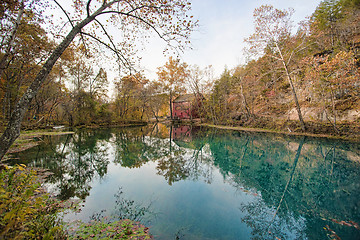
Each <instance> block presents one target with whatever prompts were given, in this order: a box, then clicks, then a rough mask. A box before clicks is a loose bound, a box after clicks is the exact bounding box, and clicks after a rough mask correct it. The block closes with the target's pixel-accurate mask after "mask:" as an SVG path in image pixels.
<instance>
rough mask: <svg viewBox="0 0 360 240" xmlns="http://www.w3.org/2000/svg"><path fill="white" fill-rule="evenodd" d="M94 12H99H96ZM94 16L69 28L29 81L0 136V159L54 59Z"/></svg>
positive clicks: (11, 142) (18, 131) (19, 126)
mask: <svg viewBox="0 0 360 240" xmlns="http://www.w3.org/2000/svg"><path fill="white" fill-rule="evenodd" d="M96 14H99V13H98V12H96ZM95 17H96V15H95V14H94V15H91V16H90V17H87V18H86V19H84V20H83V21H82V22H80V23H79V24H78V25H76V26H75V27H74V28H72V29H71V31H70V32H69V34H68V35H67V36H66V37H65V39H64V40H63V41H62V42H61V43H60V44H59V45H58V46H57V47H56V48H55V50H54V51H53V52H52V54H51V55H50V57H49V58H48V60H47V61H46V62H45V64H44V65H43V67H42V69H41V70H40V72H39V73H38V74H37V76H36V78H35V80H34V81H33V82H32V83H31V85H30V86H29V87H28V89H27V90H26V92H25V93H24V95H23V96H22V97H21V99H20V100H19V101H18V103H17V104H16V106H15V108H14V110H13V112H12V113H11V116H10V119H9V123H8V125H7V128H6V129H5V132H4V133H3V135H2V136H1V137H0V160H1V159H2V158H3V157H4V155H5V154H6V152H7V151H8V149H9V148H10V146H11V145H12V144H13V143H14V141H15V139H16V138H18V137H19V135H20V128H21V122H22V120H23V118H24V115H25V113H26V111H27V110H28V108H29V106H30V103H31V101H32V99H33V98H34V97H35V96H36V94H37V92H38V91H39V89H40V87H41V85H42V84H43V82H44V81H45V80H46V78H47V76H48V75H49V73H50V71H51V69H52V68H53V66H54V65H55V63H56V61H57V60H58V59H59V57H60V56H61V54H62V53H63V52H64V51H65V49H66V48H67V47H68V46H69V45H70V43H71V42H72V41H73V39H74V38H75V36H76V35H77V34H78V33H80V31H81V29H82V28H83V27H84V26H86V25H87V24H88V23H90V22H91V21H93V20H94V19H95Z"/></svg>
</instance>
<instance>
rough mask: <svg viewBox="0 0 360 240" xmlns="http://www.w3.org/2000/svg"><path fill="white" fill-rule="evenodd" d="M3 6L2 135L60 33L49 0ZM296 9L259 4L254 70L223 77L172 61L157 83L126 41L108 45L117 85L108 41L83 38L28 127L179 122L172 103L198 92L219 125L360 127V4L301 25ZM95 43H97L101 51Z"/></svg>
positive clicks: (248, 67) (249, 66)
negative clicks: (139, 67) (133, 58)
mask: <svg viewBox="0 0 360 240" xmlns="http://www.w3.org/2000/svg"><path fill="white" fill-rule="evenodd" d="M55 2H56V1H55ZM81 2H82V1H79V3H78V4H79V6H77V7H78V8H79V9H75V11H78V12H79V16H80V13H83V12H84V10H82V9H81V7H83V8H85V7H88V8H87V9H89V6H85V5H84V3H82V5H81ZM89 2H91V1H89ZM180 2H181V1H180ZM32 3H34V4H32ZM59 6H60V5H59ZM0 7H1V8H0V18H1V26H0V36H1V46H0V49H1V51H0V57H1V59H0V60H1V62H0V71H1V72H0V76H1V79H0V102H1V109H0V128H1V129H2V130H1V131H3V130H4V129H5V128H6V126H7V124H8V123H9V122H14V120H11V116H12V113H13V112H14V110H15V109H16V106H17V104H18V102H19V100H20V99H21V97H22V96H24V94H25V92H26V91H27V90H28V88H29V86H30V85H31V84H32V83H33V82H34V79H36V77H37V73H38V72H39V71H40V70H41V69H42V68H44V62H45V60H46V59H47V58H48V57H49V54H50V53H51V52H53V51H54V48H55V47H56V45H57V44H58V42H59V39H57V38H60V39H61V37H59V36H56V34H49V32H55V30H56V29H52V28H51V26H49V24H45V22H49V21H51V16H47V15H46V14H43V13H44V11H46V9H47V8H49V5H46V4H45V2H43V3H42V2H41V1H34V2H31V1H24V0H8V1H3V3H2V4H0ZM293 12H294V10H293V9H287V10H279V9H275V8H274V7H272V6H269V5H264V6H261V7H259V8H256V9H255V10H254V25H255V28H254V32H253V34H252V35H250V36H249V37H248V38H247V39H244V41H245V42H246V43H247V47H246V49H244V54H245V55H246V58H247V62H246V64H243V65H239V66H237V67H236V68H234V69H224V71H223V73H222V75H221V76H220V77H218V78H216V77H214V74H213V70H212V66H208V67H206V68H204V69H202V68H200V67H198V66H196V65H195V66H192V65H188V64H187V63H185V62H182V61H181V60H179V59H178V58H177V57H169V59H168V62H167V63H166V64H165V65H164V66H159V68H158V71H157V76H158V79H155V80H149V79H147V78H146V77H145V75H144V74H143V73H142V72H141V71H136V69H134V68H133V65H131V64H130V63H128V62H127V59H128V58H127V57H128V56H127V55H129V56H130V55H131V54H134V53H132V52H131V50H130V49H131V47H130V46H129V45H127V44H129V43H126V42H125V43H123V45H122V46H120V47H122V49H121V48H120V47H119V46H116V47H115V44H114V45H113V47H110V48H112V50H116V51H115V52H116V54H117V55H116V56H117V60H116V61H115V60H114V62H118V61H122V65H123V69H124V68H126V69H129V71H125V70H124V71H122V72H121V73H119V75H118V76H116V77H114V79H110V77H109V76H108V73H107V70H106V68H104V67H103V65H102V62H107V61H109V59H107V58H106V56H105V55H106V54H105V53H104V49H102V48H101V47H97V46H98V45H101V43H104V42H103V41H102V40H101V39H100V37H97V36H96V35H94V36H93V35H90V34H87V33H81V35H80V39H79V40H78V41H73V42H71V43H69V46H68V47H66V48H65V49H64V50H63V52H62V53H61V56H60V57H59V58H58V60H57V61H56V63H55V62H54V65H53V67H52V69H51V71H50V72H49V74H48V75H47V77H46V78H44V80H43V83H42V84H41V87H40V88H39V91H38V92H37V94H36V95H35V96H34V97H33V98H32V99H31V101H29V105H28V109H27V111H26V112H24V114H23V117H22V120H21V128H22V129H34V128H44V127H49V126H56V125H66V126H114V125H121V124H128V123H143V122H148V121H153V120H156V121H159V120H161V119H164V118H166V117H169V116H171V113H170V110H171V108H170V107H169V104H170V106H171V101H172V100H173V99H174V98H175V97H177V96H179V95H181V94H184V93H193V94H195V95H197V94H202V96H204V99H202V100H201V101H202V103H201V108H199V109H198V110H199V114H200V116H201V118H202V121H205V122H208V123H211V124H215V125H233V126H245V127H257V128H268V129H277V130H283V131H289V132H293V131H301V132H313V133H334V134H344V133H345V134H348V133H349V131H350V132H351V131H353V132H354V131H356V130H354V129H356V128H355V126H359V119H360V113H359V109H360V98H359V96H360V95H359V93H360V82H359V77H360V70H359V66H360V62H359V57H360V53H359V51H360V30H359V26H360V24H359V21H360V2H359V0H325V1H323V2H321V3H320V4H319V6H318V7H317V9H316V10H315V12H314V13H313V14H312V15H311V16H310V17H309V18H308V19H304V20H303V21H302V22H301V23H300V24H299V26H294V24H293V22H292V14H293ZM150 21H152V20H150ZM97 24H98V28H102V29H103V30H104V29H105V26H103V25H101V24H99V23H97ZM154 24H155V23H154ZM186 24H187V25H188V28H189V29H190V28H193V27H196V23H191V21H190V22H186ZM191 24H193V25H191ZM169 25H170V23H169ZM190 25H191V26H190ZM160 27H161V26H160ZM54 28H55V27H54ZM169 28H170V27H169ZM179 28H180V27H179ZM74 29H75V28H74ZM184 29H185V30H186V28H184ZM184 29H178V30H177V31H179V32H178V33H180V31H185V30H184ZM189 29H187V30H189ZM189 31H190V30H189ZM9 33H10V34H9ZM106 34H107V32H106V31H105V35H106ZM125 35H126V34H125ZM82 38H85V40H86V41H85V40H84V39H83V40H84V41H82V40H81V39H82ZM89 39H92V40H94V39H96V40H98V42H97V45H96V43H91V42H90V43H89ZM109 39H111V37H110V38H109ZM168 40H169V41H170V39H168ZM110 42H111V41H110ZM111 43H112V42H111ZM109 45H110V44H107V46H109ZM123 52H126V53H123ZM119 54H120V55H119ZM121 54H123V55H121ZM129 58H130V57H129ZM124 66H125V67H124ZM13 115H14V114H13ZM344 124H345V125H344ZM344 126H345V127H344ZM349 129H350V130H349Z"/></svg>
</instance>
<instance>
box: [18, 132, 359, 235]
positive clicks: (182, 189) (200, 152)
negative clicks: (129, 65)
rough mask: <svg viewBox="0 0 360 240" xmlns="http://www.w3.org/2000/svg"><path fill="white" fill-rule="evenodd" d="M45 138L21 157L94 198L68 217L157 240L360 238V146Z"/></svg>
mask: <svg viewBox="0 0 360 240" xmlns="http://www.w3.org/2000/svg"><path fill="white" fill-rule="evenodd" d="M169 136H171V138H170V137H169ZM42 140H43V142H44V143H43V144H42V145H40V146H38V147H36V148H33V149H30V150H28V151H26V152H23V153H19V154H17V155H15V157H17V158H19V160H18V161H19V162H21V163H25V164H27V165H30V166H36V167H44V168H48V169H50V170H51V171H52V172H53V173H54V174H53V175H52V176H51V178H50V179H49V182H48V187H49V189H50V191H52V192H54V193H56V194H57V195H58V197H59V198H61V199H68V198H79V199H84V200H85V202H84V207H83V209H82V211H81V212H80V213H78V214H69V215H67V216H66V219H68V220H75V219H81V220H83V221H88V220H90V219H99V218H100V219H101V218H102V217H106V216H111V217H112V218H130V219H134V220H137V221H141V222H142V223H143V224H145V225H146V226H149V227H150V229H151V233H152V234H153V235H154V237H155V239H333V238H336V236H335V235H337V236H338V237H340V238H341V239H360V230H359V226H358V225H357V224H358V223H360V208H359V207H360V146H359V144H358V143H346V142H342V141H333V140H328V139H314V138H305V137H289V136H279V135H269V134H256V133H244V132H234V131H220V130H216V129H205V128H202V129H201V128H191V127H187V126H183V127H178V128H173V129H168V128H166V127H164V126H162V125H159V126H148V127H143V128H125V129H106V130H83V131H79V132H77V133H76V134H74V135H66V136H65V135H64V136H54V137H43V138H42Z"/></svg>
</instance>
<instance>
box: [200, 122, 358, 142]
mask: <svg viewBox="0 0 360 240" xmlns="http://www.w3.org/2000/svg"><path fill="white" fill-rule="evenodd" d="M196 126H203V127H211V128H218V129H224V130H234V131H241V132H254V133H256V132H258V133H273V134H281V135H288V136H307V137H314V138H328V139H335V140H336V139H338V140H344V141H351V142H359V141H360V136H356V137H355V136H339V135H331V134H320V133H319V134H317V133H307V132H286V131H281V130H271V129H264V128H250V127H249V128H247V127H233V126H226V125H214V124H209V123H201V124H196Z"/></svg>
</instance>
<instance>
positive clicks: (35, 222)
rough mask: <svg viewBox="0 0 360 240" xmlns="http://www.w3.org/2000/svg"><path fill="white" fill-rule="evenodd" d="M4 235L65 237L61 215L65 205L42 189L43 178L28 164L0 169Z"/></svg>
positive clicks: (0, 232) (0, 214)
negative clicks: (27, 165) (59, 216)
mask: <svg viewBox="0 0 360 240" xmlns="http://www.w3.org/2000/svg"><path fill="white" fill-rule="evenodd" d="M0 185H1V188H0V202H1V204H0V238H1V239H63V238H64V231H63V229H62V226H61V225H60V220H59V218H58V217H57V213H59V212H60V211H61V210H62V209H63V205H62V204H61V203H60V202H59V201H58V200H56V199H53V198H50V197H49V195H48V194H46V193H45V192H44V190H42V189H41V184H40V180H39V177H38V176H37V174H36V172H35V171H34V170H30V169H29V168H26V167H25V165H20V166H15V167H8V166H6V167H5V169H4V170H2V171H1V172H0Z"/></svg>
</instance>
